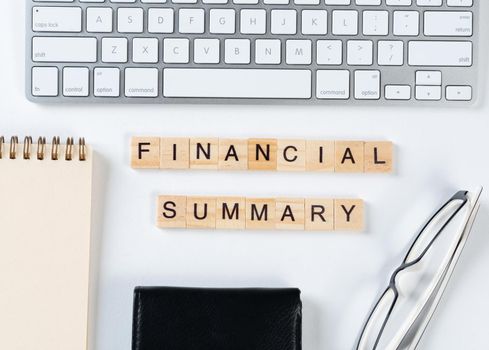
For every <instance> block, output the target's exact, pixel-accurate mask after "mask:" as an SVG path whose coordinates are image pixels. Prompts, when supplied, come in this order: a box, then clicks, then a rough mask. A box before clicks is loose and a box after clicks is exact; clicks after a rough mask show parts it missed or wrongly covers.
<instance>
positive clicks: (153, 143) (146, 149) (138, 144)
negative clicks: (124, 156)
mask: <svg viewBox="0 0 489 350" xmlns="http://www.w3.org/2000/svg"><path fill="white" fill-rule="evenodd" d="M131 166H132V167H133V168H135V169H158V168H159V167H160V138H159V137H133V138H132V139H131Z"/></svg>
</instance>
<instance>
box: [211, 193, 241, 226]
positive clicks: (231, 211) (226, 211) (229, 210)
mask: <svg viewBox="0 0 489 350" xmlns="http://www.w3.org/2000/svg"><path fill="white" fill-rule="evenodd" d="M216 228H217V229H230V230H244V229H245V228H246V198H244V197H219V198H217V201H216Z"/></svg>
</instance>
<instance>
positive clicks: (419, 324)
mask: <svg viewBox="0 0 489 350" xmlns="http://www.w3.org/2000/svg"><path fill="white" fill-rule="evenodd" d="M454 197H455V196H454ZM479 198H480V192H479V193H477V197H476V198H475V199H474V203H473V207H472V210H471V212H470V214H469V216H468V219H467V222H466V223H465V225H464V228H463V230H462V234H461V235H460V239H459V241H458V243H457V246H456V249H455V250H454V252H453V254H452V257H451V258H450V260H449V262H448V264H447V266H446V268H445V271H444V272H443V274H442V275H441V278H440V281H438V283H437V285H436V287H435V288H434V290H433V295H432V296H430V298H429V299H428V301H427V302H426V304H425V306H424V307H423V309H422V311H421V312H420V313H419V315H418V316H417V317H416V319H415V320H414V321H413V323H412V325H411V326H410V328H409V330H408V331H407V332H406V335H405V336H404V338H403V340H402V341H401V344H400V346H399V348H401V349H408V350H415V349H416V348H417V346H418V344H419V342H420V340H421V337H422V336H423V334H424V332H425V330H426V327H427V326H428V324H429V322H430V321H431V319H432V317H433V314H434V312H435V310H436V308H437V307H438V304H439V303H440V301H441V298H442V296H443V293H444V292H445V290H446V287H447V285H448V282H449V281H450V278H451V276H452V274H453V270H454V269H455V266H456V265H457V262H458V259H459V258H460V255H461V254H462V251H463V249H464V247H465V243H466V242H467V238H468V236H469V234H470V231H471V229H472V226H473V224H474V221H475V218H476V216H477V213H478V211H479V207H480V203H479ZM455 199H460V198H455Z"/></svg>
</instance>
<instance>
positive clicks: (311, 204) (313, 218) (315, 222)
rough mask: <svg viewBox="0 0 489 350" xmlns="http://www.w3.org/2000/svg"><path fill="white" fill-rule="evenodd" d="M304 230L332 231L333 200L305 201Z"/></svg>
mask: <svg viewBox="0 0 489 350" xmlns="http://www.w3.org/2000/svg"><path fill="white" fill-rule="evenodd" d="M306 230H307V231H333V230H334V200H333V199H319V198H318V199H306Z"/></svg>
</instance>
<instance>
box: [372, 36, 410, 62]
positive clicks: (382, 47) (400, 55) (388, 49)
mask: <svg viewBox="0 0 489 350" xmlns="http://www.w3.org/2000/svg"><path fill="white" fill-rule="evenodd" d="M377 45H378V58H377V59H378V63H379V66H402V65H403V64H404V42H402V41H394V40H382V41H379V42H378V44H377Z"/></svg>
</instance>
